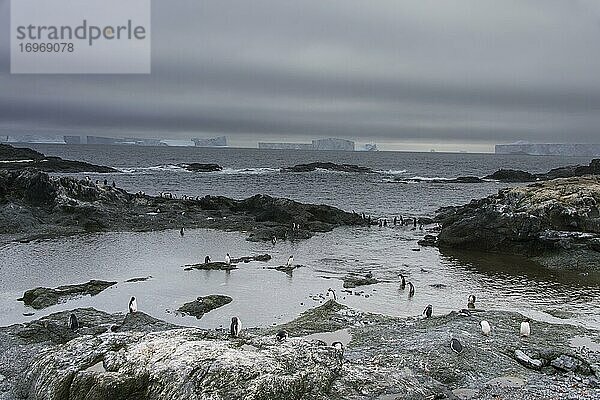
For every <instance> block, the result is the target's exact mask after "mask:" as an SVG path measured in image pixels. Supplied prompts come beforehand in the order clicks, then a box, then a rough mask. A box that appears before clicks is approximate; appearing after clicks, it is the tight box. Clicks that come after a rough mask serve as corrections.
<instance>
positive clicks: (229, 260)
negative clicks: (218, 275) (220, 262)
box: [225, 253, 231, 264]
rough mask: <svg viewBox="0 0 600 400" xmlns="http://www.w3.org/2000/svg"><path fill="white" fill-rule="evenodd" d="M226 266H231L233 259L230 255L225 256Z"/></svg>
mask: <svg viewBox="0 0 600 400" xmlns="http://www.w3.org/2000/svg"><path fill="white" fill-rule="evenodd" d="M225 264H231V257H230V256H229V253H227V255H225Z"/></svg>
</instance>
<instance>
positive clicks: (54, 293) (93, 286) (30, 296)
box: [18, 280, 117, 310]
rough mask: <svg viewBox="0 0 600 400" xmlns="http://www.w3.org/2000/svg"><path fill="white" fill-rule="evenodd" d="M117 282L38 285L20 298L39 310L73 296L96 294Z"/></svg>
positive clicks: (27, 304) (97, 281) (94, 281)
mask: <svg viewBox="0 0 600 400" xmlns="http://www.w3.org/2000/svg"><path fill="white" fill-rule="evenodd" d="M116 284H117V282H107V281H99V280H91V281H89V282H86V283H81V284H76V285H65V286H59V287H57V288H54V289H52V288H45V287H38V288H35V289H30V290H27V291H26V292H25V293H24V294H23V297H22V298H20V299H18V300H19V301H22V302H23V303H25V305H26V306H30V307H33V308H35V309H36V310H39V309H42V308H46V307H50V306H53V305H55V304H58V303H59V302H64V301H66V300H67V299H69V298H72V297H78V296H85V295H90V296H95V295H97V294H98V293H100V292H102V291H104V290H106V289H108V288H109V287H111V286H113V285H116Z"/></svg>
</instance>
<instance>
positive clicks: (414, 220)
mask: <svg viewBox="0 0 600 400" xmlns="http://www.w3.org/2000/svg"><path fill="white" fill-rule="evenodd" d="M416 227H417V218H416V217H415V219H413V228H416Z"/></svg>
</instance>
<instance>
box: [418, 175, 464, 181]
mask: <svg viewBox="0 0 600 400" xmlns="http://www.w3.org/2000/svg"><path fill="white" fill-rule="evenodd" d="M408 179H409V180H413V181H451V180H452V179H453V178H442V177H439V176H433V177H429V176H413V177H412V178H408Z"/></svg>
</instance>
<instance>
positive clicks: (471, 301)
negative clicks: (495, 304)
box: [467, 294, 476, 308]
mask: <svg viewBox="0 0 600 400" xmlns="http://www.w3.org/2000/svg"><path fill="white" fill-rule="evenodd" d="M475 300H476V297H475V295H474V294H472V295H470V296H469V300H468V302H467V306H468V307H469V308H475Z"/></svg>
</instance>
